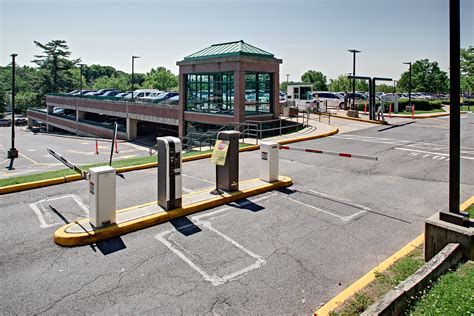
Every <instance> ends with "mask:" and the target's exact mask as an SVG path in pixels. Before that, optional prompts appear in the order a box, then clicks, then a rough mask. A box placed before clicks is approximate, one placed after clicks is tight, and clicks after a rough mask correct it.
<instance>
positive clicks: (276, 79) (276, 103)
mask: <svg viewBox="0 0 474 316" xmlns="http://www.w3.org/2000/svg"><path fill="white" fill-rule="evenodd" d="M272 77H273V117H274V118H279V117H280V111H281V109H280V74H279V73H278V72H274V73H272Z"/></svg>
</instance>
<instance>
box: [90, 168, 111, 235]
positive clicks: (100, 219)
mask: <svg viewBox="0 0 474 316" xmlns="http://www.w3.org/2000/svg"><path fill="white" fill-rule="evenodd" d="M115 177H116V176H115V168H112V167H110V166H103V167H96V168H90V169H89V222H90V223H91V225H92V226H94V227H95V228H99V227H102V226H107V225H110V224H115V222H116V213H115V211H116V204H115V198H116V193H115Z"/></svg>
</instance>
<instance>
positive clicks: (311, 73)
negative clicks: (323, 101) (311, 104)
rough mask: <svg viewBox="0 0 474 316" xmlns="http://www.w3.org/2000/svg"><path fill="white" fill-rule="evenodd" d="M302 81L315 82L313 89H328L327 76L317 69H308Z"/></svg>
mask: <svg viewBox="0 0 474 316" xmlns="http://www.w3.org/2000/svg"><path fill="white" fill-rule="evenodd" d="M301 81H303V82H304V83H311V84H313V89H314V90H316V91H326V90H328V85H327V79H326V76H325V75H324V74H323V73H322V72H320V71H316V70H308V71H306V72H305V73H304V74H303V75H302V76H301Z"/></svg>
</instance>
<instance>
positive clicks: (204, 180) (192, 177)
mask: <svg viewBox="0 0 474 316" xmlns="http://www.w3.org/2000/svg"><path fill="white" fill-rule="evenodd" d="M183 176H185V177H188V178H191V179H196V180H201V181H202V182H206V183H210V184H216V183H215V182H212V181H209V180H206V179H203V178H200V177H196V176H193V175H190V174H186V173H183Z"/></svg>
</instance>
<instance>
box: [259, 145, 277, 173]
mask: <svg viewBox="0 0 474 316" xmlns="http://www.w3.org/2000/svg"><path fill="white" fill-rule="evenodd" d="M279 146H280V145H279V144H278V143H275V142H261V143H260V166H259V167H260V168H259V177H260V180H262V181H265V182H273V181H277V180H278V164H279V161H278V160H279V151H280V148H279Z"/></svg>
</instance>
